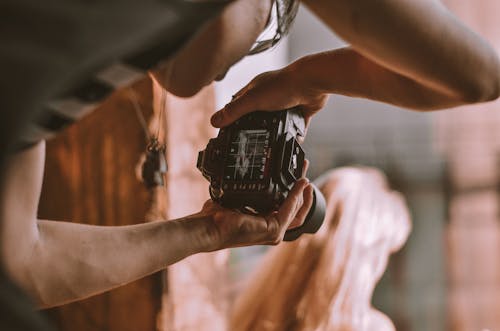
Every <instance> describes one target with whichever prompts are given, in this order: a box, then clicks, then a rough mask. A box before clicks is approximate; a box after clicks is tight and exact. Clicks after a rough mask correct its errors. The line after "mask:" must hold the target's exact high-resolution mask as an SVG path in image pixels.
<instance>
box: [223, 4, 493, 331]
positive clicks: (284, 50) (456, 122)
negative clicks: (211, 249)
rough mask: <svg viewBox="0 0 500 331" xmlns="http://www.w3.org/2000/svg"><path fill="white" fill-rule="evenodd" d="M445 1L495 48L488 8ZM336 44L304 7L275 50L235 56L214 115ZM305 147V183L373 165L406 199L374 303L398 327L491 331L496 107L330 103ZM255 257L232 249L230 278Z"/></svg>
mask: <svg viewBox="0 0 500 331" xmlns="http://www.w3.org/2000/svg"><path fill="white" fill-rule="evenodd" d="M445 4H446V5H447V6H448V7H449V8H450V9H451V10H452V11H453V12H454V13H456V14H457V15H458V16H459V17H460V18H461V19H462V20H463V21H464V22H466V24H468V25H469V26H470V27H471V28H473V29H474V30H475V31H477V32H478V33H480V34H481V35H482V36H483V37H485V38H486V39H487V40H489V41H490V43H492V44H493V45H494V47H495V48H496V49H497V50H500V24H498V20H497V17H496V16H497V14H498V13H499V12H500V2H499V1H498V0H447V1H445ZM343 45H344V43H343V41H342V40H340V39H339V38H338V37H336V36H335V35H333V34H332V33H331V31H330V30H329V29H328V28H326V27H325V26H323V25H322V24H321V22H319V21H318V20H317V19H316V18H315V17H314V16H313V15H312V14H311V13H310V12H308V10H307V9H306V8H304V7H302V8H301V9H300V10H299V14H298V17H297V19H296V22H295V25H294V28H293V30H292V32H291V34H290V36H289V37H288V38H287V40H286V41H285V42H283V43H280V44H279V46H278V47H277V48H275V49H274V50H272V51H271V52H266V53H264V54H260V55H256V56H251V57H247V58H245V59H244V60H243V61H241V63H239V64H238V65H237V66H236V67H234V68H233V69H231V71H230V72H229V73H228V75H227V76H226V78H225V80H224V81H223V82H220V83H218V84H217V85H216V103H217V108H220V107H223V106H224V104H225V103H227V102H228V101H229V100H230V99H231V95H233V94H234V93H235V92H236V91H237V90H238V89H240V88H241V87H243V86H244V85H245V84H246V83H248V82H249V81H250V80H251V79H252V78H253V77H254V76H255V75H257V74H259V73H261V72H263V71H267V70H273V69H277V68H280V67H282V66H285V65H286V64H288V63H290V62H291V61H293V60H295V59H297V58H299V57H301V56H304V55H306V54H310V53H313V52H319V51H323V50H328V49H332V48H336V47H341V46H343ZM305 150H306V155H307V156H308V158H309V159H310V161H311V167H310V170H309V177H310V178H314V177H316V176H317V175H319V174H321V173H322V172H324V171H326V170H328V169H330V168H333V167H339V166H343V165H355V164H360V165H367V166H374V167H377V168H380V169H382V170H383V171H384V172H385V173H386V175H387V177H388V179H389V181H390V183H391V184H392V186H393V187H394V188H395V189H396V190H398V191H400V192H402V193H403V194H404V195H405V197H406V199H407V202H408V204H409V207H410V209H411V213H412V217H413V231H412V233H411V236H410V239H409V241H408V242H407V244H406V246H405V248H404V249H403V250H402V251H400V252H398V253H397V254H396V255H395V256H393V257H392V259H391V262H390V265H389V268H388V269H387V271H386V273H385V275H384V277H383V279H382V281H381V282H380V283H379V285H378V287H377V289H376V292H375V295H374V298H373V304H374V306H375V307H377V308H378V309H380V310H381V311H383V312H384V313H386V314H387V315H388V316H389V317H390V318H391V319H392V320H393V322H394V324H395V326H396V329H397V330H401V331H403V330H499V329H500V314H498V312H499V311H500V228H499V221H500V103H499V102H494V103H489V104H485V105H479V106H474V107H462V108H460V109H453V110H448V111H444V112H436V113H417V112H411V111H408V110H403V109H399V108H396V107H391V106H388V105H384V104H381V103H376V102H371V101H367V100H362V99H355V98H348V97H343V96H332V97H331V98H330V101H329V103H328V105H327V106H326V107H325V109H324V110H323V111H322V112H320V113H319V114H318V115H317V116H316V117H315V119H314V120H313V122H312V126H311V128H310V130H309V133H308V137H307V140H306V142H305ZM265 250H266V248H263V247H253V248H245V249H237V250H233V251H232V253H231V257H230V262H231V265H230V266H231V275H232V277H233V279H235V280H236V282H237V280H238V279H241V278H242V275H244V274H246V273H247V272H248V271H250V270H252V269H253V268H254V266H255V264H256V263H257V262H258V261H259V258H260V257H261V256H262V252H264V251H265ZM250 262H253V263H250Z"/></svg>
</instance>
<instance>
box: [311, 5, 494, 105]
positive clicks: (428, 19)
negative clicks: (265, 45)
mask: <svg viewBox="0 0 500 331" xmlns="http://www.w3.org/2000/svg"><path fill="white" fill-rule="evenodd" d="M305 3H306V4H307V6H308V7H309V8H310V9H311V10H312V11H313V12H314V13H316V15H317V16H318V17H320V18H321V19H322V20H323V21H324V22H325V23H326V24H327V25H328V26H329V27H330V28H331V29H332V30H333V31H335V32H336V33H337V34H339V35H340V36H341V37H342V38H344V39H345V40H346V41H347V42H348V43H350V44H351V45H352V47H353V48H354V49H355V50H356V51H357V52H359V53H360V54H361V55H362V56H364V57H366V58H367V59H369V60H371V61H373V62H375V63H378V64H380V65H382V66H383V67H385V68H387V69H389V70H391V71H394V72H395V73H398V74H401V75H402V76H405V77H407V78H408V79H411V80H414V81H415V82H418V83H420V84H422V85H423V86H426V87H428V88H429V89H433V90H435V91H436V93H442V94H444V95H449V96H450V97H454V98H456V99H458V100H461V101H463V102H478V101H486V100H491V99H493V98H496V97H497V96H498V94H499V93H500V65H499V61H498V56H497V54H496V53H495V51H494V50H493V49H492V48H491V47H490V46H489V45H488V44H487V43H486V42H485V41H484V40H483V39H482V38H481V37H479V36H478V35H477V34H475V33H474V32H472V31H471V30H469V29H468V28H466V27H465V26H464V25H463V24H462V23H461V22H460V21H459V20H458V19H457V18H456V17H455V16H454V15H453V14H452V13H450V12H449V11H448V10H447V9H446V8H445V7H444V6H443V5H442V4H441V3H440V2H439V1H437V0H418V1H415V0H379V1H366V0H333V1H332V0H305Z"/></svg>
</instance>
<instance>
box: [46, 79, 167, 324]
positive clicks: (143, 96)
mask: <svg viewBox="0 0 500 331" xmlns="http://www.w3.org/2000/svg"><path fill="white" fill-rule="evenodd" d="M134 89H135V90H136V91H137V93H136V94H137V95H139V96H140V97H139V98H140V103H141V105H142V109H143V111H144V112H145V116H146V118H148V117H149V116H150V115H151V114H152V86H151V81H150V80H149V79H147V80H144V81H141V82H140V83H138V84H136V85H135V86H134ZM145 146H146V141H145V138H144V133H143V130H142V128H141V126H140V125H139V122H138V119H137V116H136V113H135V111H134V108H133V106H132V104H131V101H130V100H129V98H128V96H127V94H126V91H122V92H120V93H119V94H115V95H113V96H112V97H111V98H109V99H108V100H107V101H106V102H105V103H104V104H103V105H102V106H100V107H99V108H98V109H97V110H95V111H94V112H93V113H91V114H89V115H88V116H86V117H85V118H83V119H82V120H81V121H79V122H78V123H77V124H75V125H73V126H71V127H69V128H68V129H66V130H65V131H64V132H62V134H60V135H58V136H57V137H56V138H55V139H53V140H50V141H48V143H47V161H46V169H45V178H44V184H43V191H42V196H41V201H40V210H39V215H40V217H41V218H46V219H54V220H61V221H72V222H81V223H88V224H96V225H127V224H134V223H139V222H142V221H144V219H145V215H146V214H147V212H148V210H149V207H150V199H151V197H150V194H149V193H148V192H147V190H146V189H145V188H144V187H143V184H142V183H141V182H140V181H139V180H138V179H137V176H136V167H137V164H138V162H139V160H140V157H141V154H142V153H143V151H144V148H145ZM161 284H162V281H161V274H156V275H152V276H150V277H146V278H144V279H141V280H139V281H136V282H134V283H132V284H129V285H127V286H124V287H121V288H118V289H116V290H113V291H111V292H108V293H104V294H101V295H98V296H95V297H92V298H89V299H86V300H83V301H80V302H75V303H72V304H69V305H65V306H62V307H59V308H54V309H50V310H48V311H47V314H48V315H49V316H50V319H51V320H53V321H54V324H55V325H56V326H57V327H58V329H59V330H64V331H65V330H68V331H80V330H81V331H89V330H93V331H94V330H95V331H97V330H117V331H118V330H119V331H128V330H130V331H138V330H140V331H148V330H156V329H157V327H156V324H157V323H156V320H157V314H158V312H159V311H160V307H161V296H162V285H161Z"/></svg>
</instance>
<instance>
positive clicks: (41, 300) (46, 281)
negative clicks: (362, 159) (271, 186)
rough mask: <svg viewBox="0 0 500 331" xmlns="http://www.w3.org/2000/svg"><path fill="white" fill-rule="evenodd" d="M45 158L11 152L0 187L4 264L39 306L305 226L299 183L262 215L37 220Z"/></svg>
mask: <svg viewBox="0 0 500 331" xmlns="http://www.w3.org/2000/svg"><path fill="white" fill-rule="evenodd" d="M44 158H45V146H44V144H43V143H40V144H39V145H38V146H36V147H33V148H31V149H29V150H26V151H24V152H21V153H18V154H16V155H13V156H12V157H11V158H10V159H9V161H8V163H7V167H6V171H5V173H4V174H3V175H5V177H4V178H5V180H4V182H3V186H2V187H1V189H0V212H1V218H2V223H1V224H2V226H3V229H2V230H3V231H2V232H1V234H2V238H1V240H0V242H1V243H2V245H3V247H2V254H3V256H2V259H3V262H4V264H5V267H6V269H7V271H8V272H9V273H10V275H11V276H12V278H13V279H14V280H15V281H16V282H17V283H18V284H19V285H21V287H23V288H24V289H25V290H26V291H27V292H28V293H29V294H30V295H31V296H32V298H33V299H34V300H35V301H36V302H37V303H38V304H39V305H40V306H41V307H50V306H54V305H60V304H63V303H67V302H70V301H74V300H78V299H82V298H85V297H88V296H91V295H94V294H98V293H101V292H104V291H107V290H110V289H112V288H114V287H117V286H120V285H123V284H125V283H128V282H131V281H133V280H136V279H139V278H141V277H144V276H146V275H148V274H151V273H153V272H155V271H158V270H160V269H163V268H165V267H166V266H168V265H170V264H172V263H175V262H177V261H179V260H181V259H183V258H185V257H187V256H189V255H191V254H195V253H199V252H208V251H213V250H217V249H222V248H227V247H233V246H245V245H252V244H276V243H278V242H280V241H281V239H282V237H283V234H284V231H285V230H286V229H287V228H288V226H289V225H290V224H291V223H292V222H293V221H295V220H296V219H297V218H298V219H300V220H301V221H303V219H304V218H305V215H306V214H307V211H308V210H309V207H310V206H311V203H312V191H311V188H310V186H308V185H307V183H305V182H299V183H298V185H296V187H295V188H294V191H293V192H292V194H290V196H289V199H287V201H286V202H285V203H284V204H283V207H282V209H280V211H279V212H278V213H277V214H273V215H269V216H266V217H255V216H250V215H242V214H239V213H236V212H234V211H229V210H225V209H222V208H221V207H219V206H217V205H215V204H213V203H211V202H208V203H207V204H206V206H205V207H204V208H203V210H202V211H201V212H199V213H197V214H193V215H190V216H187V217H184V218H182V219H178V220H172V221H158V222H152V223H145V224H137V225H130V226H92V225H84V224H77V223H67V222H55V221H46V220H37V215H36V214H37V206H38V200H39V195H40V189H41V184H42V178H43V164H44ZM303 195H304V197H305V199H304V198H303ZM299 223H300V222H299Z"/></svg>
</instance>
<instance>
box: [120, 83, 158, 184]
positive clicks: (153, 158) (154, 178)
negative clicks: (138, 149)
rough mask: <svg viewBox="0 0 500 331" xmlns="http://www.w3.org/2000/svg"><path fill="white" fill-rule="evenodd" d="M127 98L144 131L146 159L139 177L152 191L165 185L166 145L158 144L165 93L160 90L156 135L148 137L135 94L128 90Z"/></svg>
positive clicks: (130, 89)
mask: <svg viewBox="0 0 500 331" xmlns="http://www.w3.org/2000/svg"><path fill="white" fill-rule="evenodd" d="M128 92H129V93H128V96H129V99H130V101H131V102H132V104H133V106H134V110H135V113H136V116H137V119H138V121H139V123H140V125H141V127H142V129H143V131H144V136H145V139H146V142H147V146H146V151H145V155H146V159H145V160H144V163H143V164H142V168H141V177H142V182H143V183H144V186H146V188H147V189H149V190H152V189H154V188H155V187H158V186H164V185H165V174H166V173H167V170H168V166H167V157H166V144H165V143H162V142H160V139H159V136H160V128H161V127H162V124H163V122H162V119H163V113H164V112H165V103H166V99H167V92H166V91H165V89H162V90H161V100H160V109H159V112H158V127H157V130H156V135H150V133H149V130H148V127H147V124H146V120H145V118H144V114H143V112H142V110H141V106H140V104H139V101H138V98H137V94H136V93H135V91H134V90H133V89H132V88H129V91H128Z"/></svg>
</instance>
